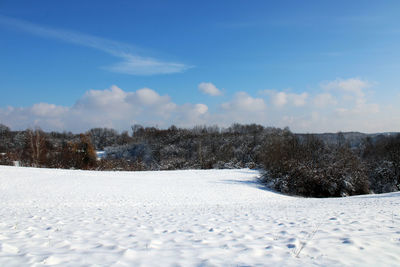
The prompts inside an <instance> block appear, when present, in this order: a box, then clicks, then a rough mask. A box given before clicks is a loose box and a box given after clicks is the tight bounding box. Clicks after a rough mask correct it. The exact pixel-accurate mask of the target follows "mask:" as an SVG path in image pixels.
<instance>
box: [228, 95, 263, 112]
mask: <svg viewBox="0 0 400 267" xmlns="http://www.w3.org/2000/svg"><path fill="white" fill-rule="evenodd" d="M221 106H222V108H223V109H225V110H234V111H237V112H259V111H264V110H265V109H266V104H265V102H264V99H262V98H253V97H251V96H250V95H248V94H247V93H246V92H238V93H236V94H235V96H234V98H233V100H232V101H231V102H226V103H223V104H222V105H221Z"/></svg>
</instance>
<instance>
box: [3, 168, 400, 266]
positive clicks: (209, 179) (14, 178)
mask: <svg viewBox="0 0 400 267" xmlns="http://www.w3.org/2000/svg"><path fill="white" fill-rule="evenodd" d="M257 175H258V173H257V172H256V171H251V170H247V169H244V170H209V171H198V170H190V171H168V172H167V171H166V172H90V171H70V170H51V169H33V168H19V167H4V166H1V167H0V266H43V265H69V266H83V265H84V266H87V265H97V266H243V265H245V266H256V265H260V266H268V265H270V266H300V265H301V266H304V265H307V266H313V265H316V266H396V265H397V266H399V263H400V214H399V213H400V194H399V193H392V194H383V195H367V196H358V197H348V198H339V199H305V198H297V197H289V196H283V195H280V194H277V193H274V192H270V191H268V190H266V189H265V188H262V187H261V186H260V185H258V184H257V182H256V178H257Z"/></svg>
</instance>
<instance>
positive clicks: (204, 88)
mask: <svg viewBox="0 0 400 267" xmlns="http://www.w3.org/2000/svg"><path fill="white" fill-rule="evenodd" d="M198 88H199V90H200V91H201V92H203V93H204V94H207V95H211V96H219V95H222V92H221V91H220V90H219V89H218V88H217V87H216V86H215V85H214V84H212V83H206V82H202V83H200V84H199V85H198Z"/></svg>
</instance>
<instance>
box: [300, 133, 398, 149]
mask: <svg viewBox="0 0 400 267" xmlns="http://www.w3.org/2000/svg"><path fill="white" fill-rule="evenodd" d="M397 134H400V132H384V133H371V134H366V133H360V132H338V133H321V134H313V135H315V136H316V137H318V138H319V139H321V140H322V141H323V142H324V143H326V144H329V145H337V144H338V143H339V142H340V140H342V141H343V138H344V141H345V142H347V143H349V144H350V146H351V147H357V146H359V145H360V144H361V143H362V140H363V139H365V138H367V137H370V138H371V140H372V142H373V143H375V142H376V141H378V140H379V139H381V138H383V137H387V136H392V135H397ZM296 135H297V136H298V137H299V138H300V140H303V139H304V137H305V136H306V135H307V134H296ZM340 136H342V137H340Z"/></svg>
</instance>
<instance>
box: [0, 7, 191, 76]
mask: <svg viewBox="0 0 400 267" xmlns="http://www.w3.org/2000/svg"><path fill="white" fill-rule="evenodd" d="M0 25H4V26H6V27H8V28H11V29H15V30H19V31H23V32H26V33H29V34H33V35H36V36H41V37H44V38H52V39H58V40H61V41H64V42H67V43H71V44H75V45H80V46H85V47H90V48H93V49H96V50H99V51H103V52H105V53H107V54H110V55H113V56H115V57H118V58H120V59H122V61H121V62H118V63H115V64H114V65H112V66H108V67H104V69H107V70H109V71H113V72H119V73H124V74H131V75H155V74H170V73H180V72H184V71H185V70H187V69H189V68H191V67H192V66H189V65H186V64H183V63H177V62H167V61H163V60H160V59H156V58H152V57H145V56H142V55H138V54H137V52H136V53H135V50H136V49H135V48H134V47H133V46H132V45H128V44H124V43H121V42H117V41H113V40H109V39H105V38H101V37H97V36H93V35H89V34H83V33H79V32H75V31H69V30H63V29H56V28H50V27H45V26H42V25H38V24H33V23H30V22H27V21H24V20H19V19H14V18H10V17H6V16H2V15H0Z"/></svg>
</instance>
